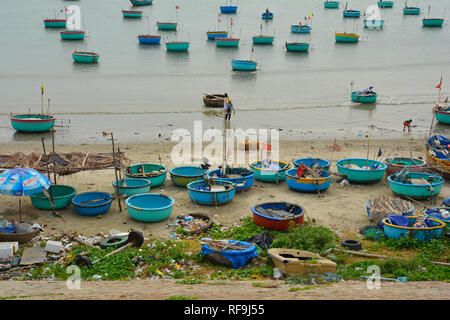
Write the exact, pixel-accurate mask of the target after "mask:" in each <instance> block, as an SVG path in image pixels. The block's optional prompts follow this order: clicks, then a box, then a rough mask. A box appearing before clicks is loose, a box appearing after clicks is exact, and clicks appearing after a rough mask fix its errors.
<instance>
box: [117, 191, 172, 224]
mask: <svg viewBox="0 0 450 320" xmlns="http://www.w3.org/2000/svg"><path fill="white" fill-rule="evenodd" d="M125 204H126V206H127V211H128V214H129V215H130V217H131V218H133V219H134V220H137V221H142V222H158V221H163V220H165V219H167V218H169V217H170V215H171V213H172V210H173V206H174V204H175V200H174V199H173V198H172V197H169V196H166V195H164V194H159V193H142V194H137V195H134V196H131V197H129V198H128V199H126V200H125Z"/></svg>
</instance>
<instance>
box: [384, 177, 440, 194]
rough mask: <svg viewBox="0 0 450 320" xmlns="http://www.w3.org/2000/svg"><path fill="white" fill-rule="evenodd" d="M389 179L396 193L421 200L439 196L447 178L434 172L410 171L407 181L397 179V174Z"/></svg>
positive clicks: (390, 185) (392, 189)
mask: <svg viewBox="0 0 450 320" xmlns="http://www.w3.org/2000/svg"><path fill="white" fill-rule="evenodd" d="M388 181H389V187H390V188H391V191H392V192H393V193H394V194H396V195H399V196H408V197H410V198H413V199H419V200H420V199H428V198H430V197H435V196H437V195H438V194H439V193H440V192H441V189H442V185H443V184H444V181H445V180H444V178H442V177H441V176H438V175H436V174H433V173H419V172H408V173H407V174H406V179H405V182H400V181H395V175H390V176H389V177H388Z"/></svg>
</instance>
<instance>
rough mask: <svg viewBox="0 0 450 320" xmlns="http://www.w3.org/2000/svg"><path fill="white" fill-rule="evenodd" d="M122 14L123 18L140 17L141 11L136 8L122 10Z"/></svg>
mask: <svg viewBox="0 0 450 320" xmlns="http://www.w3.org/2000/svg"><path fill="white" fill-rule="evenodd" d="M122 16H123V17H124V18H141V17H142V11H138V10H122Z"/></svg>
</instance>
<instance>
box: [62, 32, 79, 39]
mask: <svg viewBox="0 0 450 320" xmlns="http://www.w3.org/2000/svg"><path fill="white" fill-rule="evenodd" d="M59 34H60V36H61V39H63V40H83V39H84V35H85V32H84V31H62V32H60V33H59Z"/></svg>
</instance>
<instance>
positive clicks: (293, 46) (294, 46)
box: [285, 42, 310, 52]
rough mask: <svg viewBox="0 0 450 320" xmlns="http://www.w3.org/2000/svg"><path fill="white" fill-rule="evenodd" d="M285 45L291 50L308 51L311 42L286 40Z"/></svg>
mask: <svg viewBox="0 0 450 320" xmlns="http://www.w3.org/2000/svg"><path fill="white" fill-rule="evenodd" d="M285 46H286V50H287V51H289V52H307V51H308V50H309V47H310V44H309V43H306V42H286V44H285Z"/></svg>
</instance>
